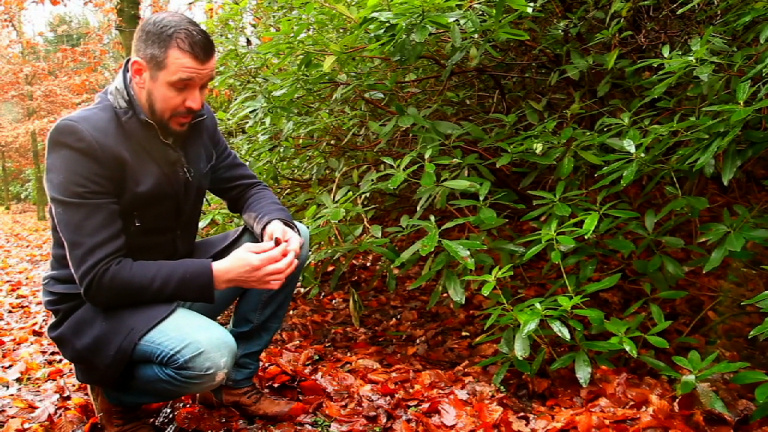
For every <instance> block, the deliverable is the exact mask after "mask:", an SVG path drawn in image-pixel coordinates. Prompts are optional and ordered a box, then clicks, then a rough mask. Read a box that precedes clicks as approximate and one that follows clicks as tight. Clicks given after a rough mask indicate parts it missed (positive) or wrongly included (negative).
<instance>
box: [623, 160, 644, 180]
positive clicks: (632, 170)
mask: <svg viewBox="0 0 768 432" xmlns="http://www.w3.org/2000/svg"><path fill="white" fill-rule="evenodd" d="M639 166H640V165H639V163H638V161H634V162H632V163H631V164H630V165H629V167H627V169H626V171H624V174H623V175H622V176H621V185H622V186H627V185H629V184H630V183H632V181H633V180H634V179H635V174H636V173H637V168H638V167H639Z"/></svg>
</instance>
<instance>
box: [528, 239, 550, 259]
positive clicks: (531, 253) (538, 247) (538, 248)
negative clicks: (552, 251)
mask: <svg viewBox="0 0 768 432" xmlns="http://www.w3.org/2000/svg"><path fill="white" fill-rule="evenodd" d="M546 246H547V244H546V243H539V244H537V245H536V246H534V247H532V248H530V249H528V252H526V253H525V256H524V257H523V261H528V260H529V259H531V258H533V256H534V255H536V254H537V253H539V252H540V251H541V250H542V249H544V248H545V247H546Z"/></svg>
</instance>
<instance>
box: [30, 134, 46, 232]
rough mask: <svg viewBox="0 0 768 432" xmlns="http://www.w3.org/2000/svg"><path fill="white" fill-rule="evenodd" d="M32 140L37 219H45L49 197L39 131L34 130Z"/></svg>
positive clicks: (31, 135)
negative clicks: (47, 195) (39, 146)
mask: <svg viewBox="0 0 768 432" xmlns="http://www.w3.org/2000/svg"><path fill="white" fill-rule="evenodd" d="M30 138H31V140H32V163H33V164H34V166H35V206H36V207H37V220H41V221H43V220H45V205H46V204H47V201H48V199H47V198H46V196H45V188H44V187H43V168H42V164H41V163H40V149H39V148H38V145H39V144H38V142H37V131H36V130H34V129H33V130H32V133H31V134H30Z"/></svg>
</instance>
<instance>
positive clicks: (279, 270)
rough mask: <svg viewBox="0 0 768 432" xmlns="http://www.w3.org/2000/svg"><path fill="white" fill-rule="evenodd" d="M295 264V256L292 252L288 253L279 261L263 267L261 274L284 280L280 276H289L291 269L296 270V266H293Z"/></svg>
mask: <svg viewBox="0 0 768 432" xmlns="http://www.w3.org/2000/svg"><path fill="white" fill-rule="evenodd" d="M295 262H296V254H295V253H294V252H288V255H286V256H284V257H283V258H282V259H281V260H280V261H278V262H276V263H273V264H269V265H267V266H265V267H264V268H263V269H262V271H261V273H262V274H263V275H264V276H267V277H277V278H279V279H284V277H280V276H283V275H286V276H287V275H289V274H291V271H292V270H291V271H289V270H290V269H291V268H294V269H295V268H296V265H295V264H294V263H295Z"/></svg>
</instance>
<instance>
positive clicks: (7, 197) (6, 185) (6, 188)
mask: <svg viewBox="0 0 768 432" xmlns="http://www.w3.org/2000/svg"><path fill="white" fill-rule="evenodd" d="M2 160H3V198H4V201H5V209H6V210H10V209H11V186H10V182H9V181H8V168H7V167H6V166H5V150H3V151H2Z"/></svg>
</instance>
